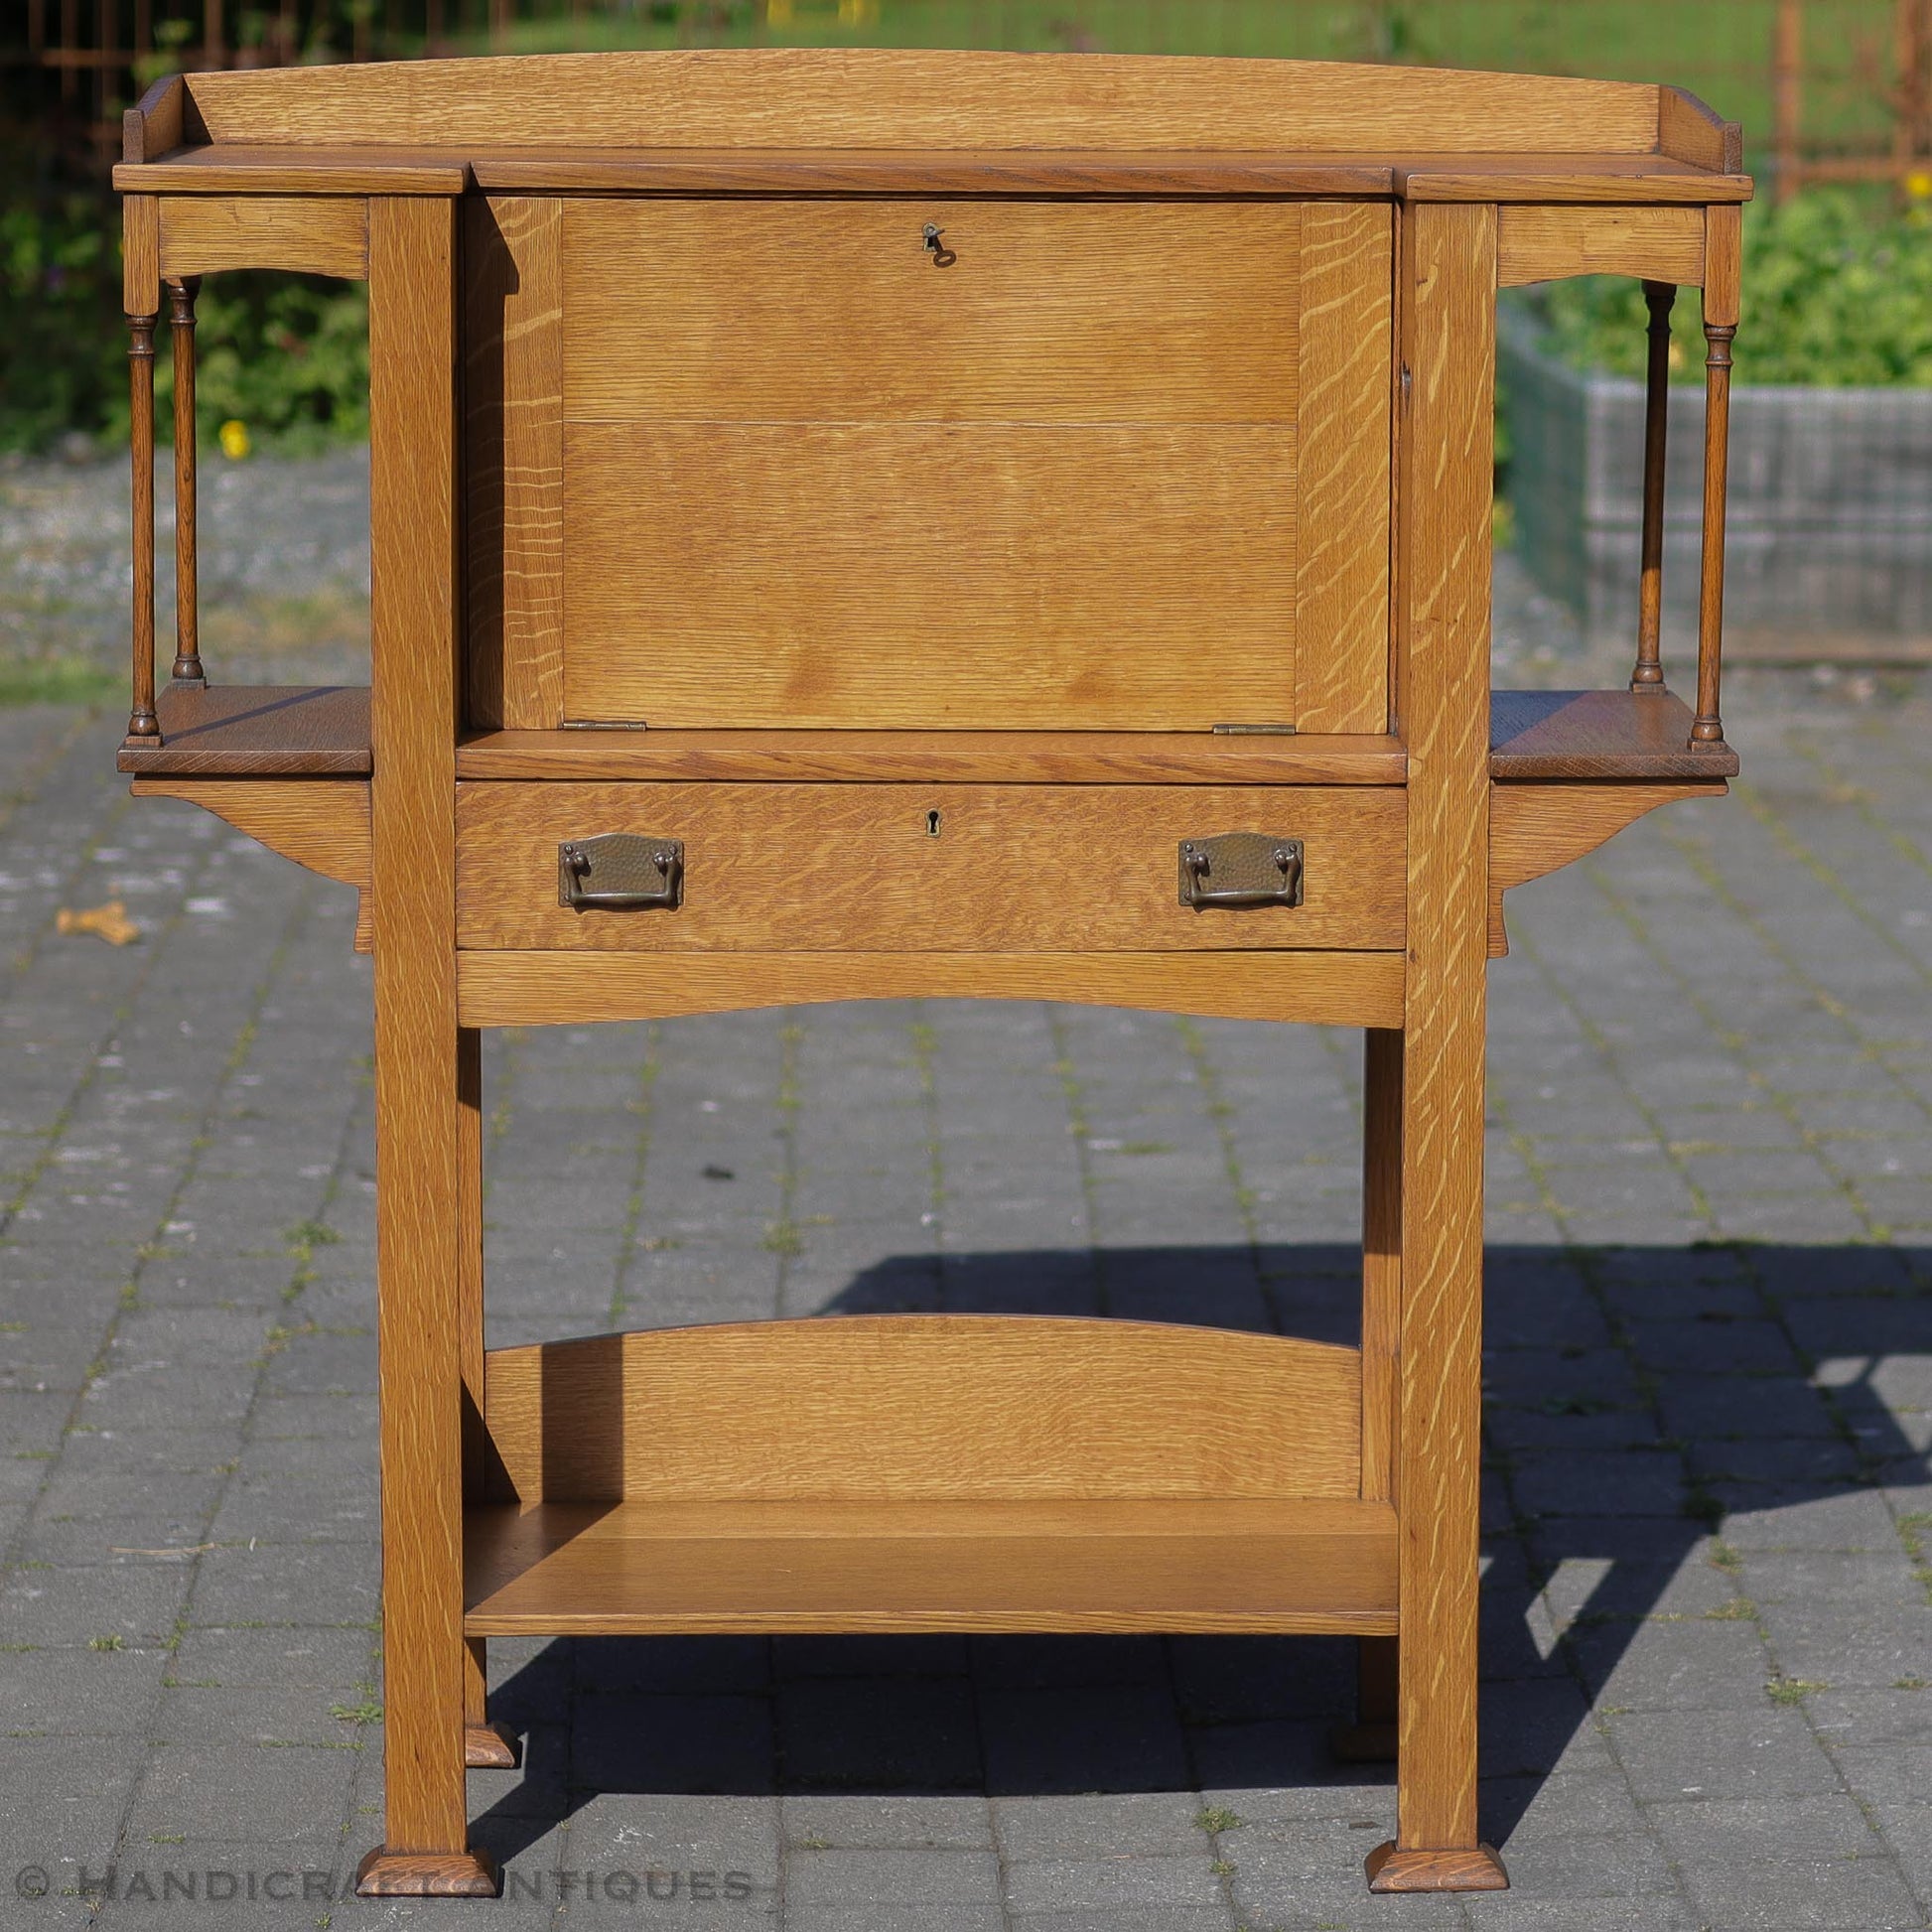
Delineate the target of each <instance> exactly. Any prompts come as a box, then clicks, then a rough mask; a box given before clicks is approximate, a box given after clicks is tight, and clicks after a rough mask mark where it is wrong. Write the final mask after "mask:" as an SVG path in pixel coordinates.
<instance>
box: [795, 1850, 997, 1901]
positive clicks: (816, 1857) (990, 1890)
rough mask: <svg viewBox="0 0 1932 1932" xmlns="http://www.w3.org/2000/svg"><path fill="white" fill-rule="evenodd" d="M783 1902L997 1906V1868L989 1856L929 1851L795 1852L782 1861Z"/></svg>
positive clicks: (982, 1853)
mask: <svg viewBox="0 0 1932 1932" xmlns="http://www.w3.org/2000/svg"><path fill="white" fill-rule="evenodd" d="M785 1899H786V1903H787V1905H788V1906H789V1905H790V1904H792V1903H794V1902H795V1903H797V1904H800V1905H808V1906H821V1907H822V1906H828V1905H838V1904H844V1903H848V1902H850V1903H863V1904H866V1905H897V1906H901V1907H905V1906H918V1907H921V1908H923V1907H925V1906H928V1905H995V1904H998V1903H999V1902H1000V1866H999V1862H998V1860H996V1859H995V1858H994V1856H993V1854H992V1853H990V1852H976V1851H956V1850H939V1849H936V1848H933V1847H925V1848H922V1849H920V1850H918V1851H905V1850H902V1849H897V1848H891V1847H870V1848H867V1849H865V1850H851V1849H840V1848H831V1849H828V1850H826V1851H823V1852H803V1851H795V1850H794V1851H793V1852H792V1853H791V1854H790V1855H789V1856H788V1857H787V1859H786V1861H785Z"/></svg>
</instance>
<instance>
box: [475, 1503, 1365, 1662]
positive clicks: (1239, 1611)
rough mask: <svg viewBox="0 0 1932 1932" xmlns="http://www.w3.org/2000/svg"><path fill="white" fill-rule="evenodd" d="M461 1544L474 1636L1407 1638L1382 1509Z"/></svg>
mask: <svg viewBox="0 0 1932 1932" xmlns="http://www.w3.org/2000/svg"><path fill="white" fill-rule="evenodd" d="M465 1548H466V1559H467V1561H466V1573H467V1574H466V1587H465V1598H464V1600H465V1605H466V1609H465V1615H464V1623H463V1627H464V1630H465V1632H466V1634H468V1635H470V1636H474V1637H497V1636H541V1635H547V1634H576V1635H592V1634H598V1635H610V1636H656V1635H673V1634H682V1635H691V1634H723V1633H726V1632H741V1633H759V1632H762V1633H771V1634H775V1633H780V1632H784V1631H806V1630H810V1631H821V1632H838V1631H900V1632H908V1633H909V1632H938V1631H949V1630H967V1631H1068V1632H1073V1631H1083V1632H1108V1631H1227V1632H1232V1631H1248V1632H1266V1633H1276V1632H1281V1633H1286V1632H1316V1633H1322V1632H1325V1633H1334V1634H1343V1635H1351V1636H1389V1635H1393V1634H1394V1632H1395V1628H1396V1532H1395V1512H1394V1510H1393V1509H1391V1508H1390V1507H1389V1506H1388V1505H1387V1504H1386V1503H1363V1502H1355V1501H1333V1500H1308V1501H1299V1500H1298V1501H1284V1502H1270V1501H1251V1500H1230V1501H1224V1502H1195V1501H1170V1500H1165V1499H1163V1500H1158V1501H1153V1500H1150V1501H1142V1500H1121V1499H1108V1500H1095V1501H1064V1502H1062V1501H997V1502H981V1501H974V1502H960V1501H934V1502H921V1501H910V1502H852V1501H837V1502H818V1501H786V1502H748V1501H737V1500H724V1501H696V1502H692V1501H676V1502H664V1501H643V1502H591V1503H561V1502H553V1503H537V1504H530V1505H521V1504H514V1503H512V1504H500V1505H490V1506H485V1507H482V1508H477V1509H473V1510H471V1511H470V1512H468V1516H467V1519H466V1526H465Z"/></svg>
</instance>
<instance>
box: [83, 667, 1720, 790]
mask: <svg viewBox="0 0 1932 1932" xmlns="http://www.w3.org/2000/svg"><path fill="white" fill-rule="evenodd" d="M157 710H158V712H159V714H160V720H161V732H162V740H161V743H160V744H159V745H156V746H146V745H134V744H129V745H125V746H123V747H122V749H121V753H120V756H119V759H118V762H119V766H120V769H121V770H123V771H130V772H134V773H136V774H138V775H143V776H163V775H167V776H177V777H207V778H272V777H303V776H309V777H320V776H337V777H366V776H367V775H368V773H369V770H370V767H371V759H370V740H369V694H368V692H367V691H366V690H364V689H360V688H354V687H341V686H330V685H325V686H318V687H303V686H274V685H268V686H260V685H216V686H213V687H211V688H210V689H207V690H199V689H194V688H188V687H182V686H177V685H170V686H165V687H164V688H163V689H162V691H161V693H160V697H159V701H158V704H157ZM1490 717H1491V726H1490V756H1489V770H1490V775H1491V776H1492V777H1495V778H1498V779H1503V780H1509V781H1524V780H1568V779H1594V780H1597V781H1599V782H1614V781H1618V780H1628V781H1632V782H1656V781H1658V780H1660V779H1665V780H1667V779H1700V778H1727V777H1731V776H1733V775H1734V774H1735V773H1736V770H1737V758H1736V754H1735V753H1733V752H1731V751H1730V750H1728V748H1725V747H1715V748H1713V749H1712V750H1710V751H1695V752H1694V751H1692V750H1690V749H1689V740H1690V733H1691V713H1690V709H1689V707H1688V706H1687V705H1686V704H1685V703H1684V701H1683V700H1682V699H1681V698H1678V697H1675V696H1673V695H1672V694H1670V693H1669V692H1663V691H1657V692H1631V691H1498V692H1496V693H1494V694H1493V696H1492V698H1491V701H1490ZM457 775H458V777H460V778H522V779H545V778H551V779H568V778H577V779H590V778H610V779H628V780H633V781H636V782H640V783H641V782H669V781H675V780H712V781H720V782H739V783H756V782H760V781H790V782H815V783H823V782H831V781H851V782H871V783H894V782H906V783H926V784H945V783H954V784H974V783H977V784H1003V783H1004V784H1030V783H1031V784H1041V783H1045V784H1277V785H1292V784H1327V785H1337V784H1341V785H1347V784H1356V785H1387V784H1401V783H1403V782H1404V780H1405V779H1406V777H1407V775H1408V755H1407V753H1406V752H1405V751H1404V749H1403V746H1402V743H1401V741H1400V740H1399V739H1395V738H1386V737H1378V736H1374V735H1370V734H1360V735H1355V736H1329V735H1325V734H1320V733H1312V732H1311V733H1305V734H1301V735H1292V736H1284V737H1268V736H1257V737H1251V736H1215V735H1211V734H1209V733H1205V732H1024V731H1022V732H945V731H934V732H902V731H901V732H894V731H636V732H626V731H610V732H595V731H572V732H544V731H488V732H479V733H476V734H474V735H472V736H470V737H468V738H466V739H465V740H464V741H463V742H462V743H461V744H460V745H459V747H458V749H457Z"/></svg>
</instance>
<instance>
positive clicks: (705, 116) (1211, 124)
mask: <svg viewBox="0 0 1932 1932" xmlns="http://www.w3.org/2000/svg"><path fill="white" fill-rule="evenodd" d="M180 94H181V96H185V98H183V99H181V100H180V105H179V111H180V114H181V116H182V121H183V125H184V131H185V136H186V138H190V139H193V138H197V137H199V138H206V139H207V140H209V141H213V142H215V143H219V144H224V145H225V144H248V143H257V144H265V145H282V144H291V143H313V144H318V145H329V144H337V145H359V144H383V143H386V144H399V145H409V146H418V147H470V146H480V145H481V146H489V147H514V146H519V145H525V146H527V145H539V144H541V145H551V146H568V147H576V146H585V147H708V146H718V147H733V146H749V147H786V148H801V147H818V146H829V147H861V148H863V147H913V148H917V147H939V148H963V147H964V148H1000V147H1027V148H1054V147H1086V148H1107V147H1113V146H1122V145H1127V146H1135V147H1142V148H1194V149H1208V150H1216V151H1220V152H1228V151H1231V150H1244V149H1259V150H1276V151H1279V150H1281V149H1284V148H1289V147H1292V148H1293V149H1294V150H1295V151H1297V152H1299V153H1304V154H1311V153H1321V152H1341V151H1346V152H1353V153H1359V152H1362V151H1363V150H1365V149H1373V148H1376V147H1379V146H1382V145H1385V144H1388V143H1398V144H1400V145H1402V146H1404V147H1407V148H1411V149H1426V150H1429V151H1433V152H1454V151H1458V150H1461V151H1480V152H1484V153H1489V154H1498V153H1532V152H1543V153H1574V154H1586V153H1594V154H1648V153H1655V152H1659V151H1660V148H1661V146H1662V139H1661V136H1662V133H1663V128H1662V125H1661V123H1662V122H1663V121H1664V120H1665V119H1666V118H1667V117H1671V116H1675V117H1676V118H1678V119H1680V120H1682V121H1683V122H1684V124H1685V125H1686V126H1687V127H1688V126H1691V125H1694V124H1695V123H1696V122H1697V121H1698V120H1699V119H1700V116H1698V115H1697V114H1696V112H1695V111H1694V110H1693V111H1686V109H1685V108H1684V107H1666V105H1665V96H1666V94H1671V95H1673V96H1675V99H1676V100H1677V101H1683V102H1687V101H1688V97H1687V96H1682V95H1677V94H1676V90H1671V89H1660V88H1658V87H1657V86H1654V85H1651V84H1649V83H1646V82H1637V81H1612V80H1586V79H1577V78H1573V77H1569V76H1565V75H1545V74H1524V73H1490V72H1480V71H1472V70H1471V71H1465V70H1459V69H1441V68H1403V67H1371V66H1358V65H1351V64H1348V63H1341V62H1325V61H1272V60H1242V59H1230V58H1223V57H1191V56H1153V55H1108V54H1006V53H988V52H961V53H935V52H926V51H921V50H900V49H887V48H748V49H689V50H669V51H663V52H652V53H614V54H553V55H522V56H505V57H495V58H482V59H472V60H462V61H413V62H389V63H375V64H368V65H362V66H343V67H316V68H281V69H236V70H232V71H226V72H219V73H197V74H191V75H188V76H186V80H185V84H184V85H183V86H182V87H181V89H180ZM149 100H150V101H156V100H157V96H156V95H155V94H154V93H152V92H151V94H150V96H149ZM147 106H148V103H147V102H144V103H143V109H146V108H147ZM143 109H136V110H133V112H134V113H136V114H139V113H141V112H142V111H143ZM1720 125H1722V124H1720ZM1706 138H1707V139H1708V138H1709V137H1708V136H1707V137H1706ZM157 151H158V150H157V148H156V146H155V144H154V142H152V141H149V142H148V143H147V144H146V147H145V151H144V154H143V155H142V156H140V157H136V156H134V155H132V154H130V156H129V158H130V159H134V158H151V157H152V156H153V155H154V154H155V153H156V152H157Z"/></svg>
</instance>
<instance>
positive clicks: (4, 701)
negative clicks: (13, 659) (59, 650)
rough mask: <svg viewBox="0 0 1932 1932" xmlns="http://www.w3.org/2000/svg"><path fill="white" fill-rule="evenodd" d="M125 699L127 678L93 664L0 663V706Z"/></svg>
mask: <svg viewBox="0 0 1932 1932" xmlns="http://www.w3.org/2000/svg"><path fill="white" fill-rule="evenodd" d="M110 699H119V700H120V701H121V702H123V703H125V702H126V699H127V679H126V677H125V676H121V675H117V674H116V673H114V672H112V671H103V670H99V669H97V668H96V667H95V666H94V665H92V664H72V663H59V662H57V663H52V664H42V663H30V664H18V663H16V664H0V705H22V704H106V703H107V702H108V701H109V700H110Z"/></svg>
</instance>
